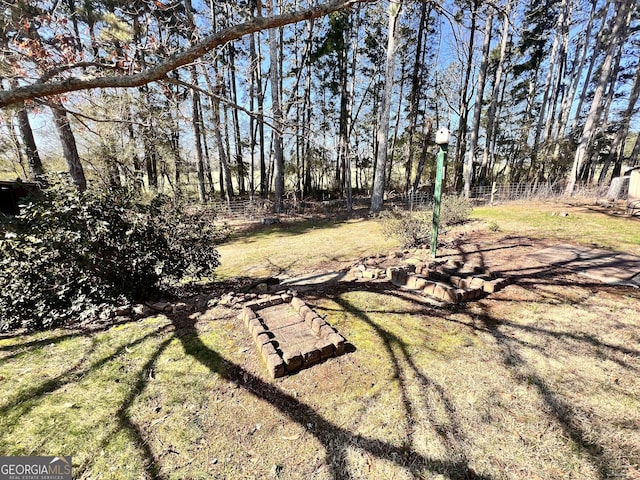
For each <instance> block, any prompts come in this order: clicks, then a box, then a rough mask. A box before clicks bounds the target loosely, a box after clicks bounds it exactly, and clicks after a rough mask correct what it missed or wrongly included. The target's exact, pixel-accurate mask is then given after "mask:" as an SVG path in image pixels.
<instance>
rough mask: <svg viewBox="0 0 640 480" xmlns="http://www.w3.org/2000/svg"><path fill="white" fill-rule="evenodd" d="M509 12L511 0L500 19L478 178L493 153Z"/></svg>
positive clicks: (487, 165)
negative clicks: (499, 38)
mask: <svg viewBox="0 0 640 480" xmlns="http://www.w3.org/2000/svg"><path fill="white" fill-rule="evenodd" d="M510 14H511V0H509V1H508V2H507V5H506V6H505V9H504V13H503V21H502V39H501V41H500V58H499V60H498V65H497V66H496V73H495V78H494V81H493V89H492V91H491V100H490V101H489V108H488V110H487V128H486V133H485V137H486V139H485V142H484V149H483V152H482V166H481V167H480V175H479V177H480V179H481V180H484V179H486V178H487V174H488V170H489V163H490V162H489V157H490V155H491V156H492V155H493V151H492V150H491V149H490V146H491V144H492V141H493V134H494V132H495V123H496V111H497V109H498V98H499V97H500V86H501V82H502V74H503V71H504V62H505V56H506V53H507V44H508V42H509V30H510V24H511V21H510V18H509V16H510Z"/></svg>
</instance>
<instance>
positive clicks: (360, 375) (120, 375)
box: [0, 204, 640, 480]
mask: <svg viewBox="0 0 640 480" xmlns="http://www.w3.org/2000/svg"><path fill="white" fill-rule="evenodd" d="M563 210H566V211H568V212H569V216H568V217H556V216H553V217H552V216H551V215H550V213H551V212H552V211H563ZM474 216H475V217H477V218H480V219H483V221H485V223H482V222H474V223H473V224H470V225H468V226H465V227H463V230H465V231H467V235H468V236H467V237H466V240H465V241H466V243H465V244H463V245H462V246H461V247H459V248H458V250H457V251H456V250H454V249H449V250H447V249H443V255H447V256H452V257H453V256H463V257H464V258H468V259H482V260H485V261H486V263H487V264H489V265H491V266H492V267H491V268H492V269H493V270H494V271H499V272H501V273H502V274H503V275H509V276H512V278H513V280H514V283H513V284H512V285H510V286H508V287H507V288H505V289H504V290H502V291H500V292H498V293H495V294H493V295H491V296H489V297H486V298H484V299H482V300H479V301H475V302H470V303H468V304H463V305H458V306H440V305H436V304H429V303H424V302H420V301H418V300H417V299H416V298H415V297H413V296H410V295H406V294H405V293H404V292H402V291H400V290H398V289H395V288H393V287H392V286H391V285H390V284H388V283H385V282H354V283H349V284H344V285H342V286H338V287H335V288H334V289H331V290H327V291H325V292H323V293H322V294H320V293H307V294H305V301H306V302H307V303H308V304H310V305H312V306H313V307H314V308H315V309H316V310H317V311H318V312H319V313H321V314H323V315H326V316H327V321H329V322H330V323H331V324H332V325H333V326H335V327H336V328H337V329H338V330H339V331H340V333H341V334H342V335H344V336H345V337H346V339H347V340H348V342H350V344H352V345H353V349H352V350H351V351H350V352H349V353H347V354H345V355H343V356H341V357H337V358H333V359H329V360H328V361H326V362H324V363H322V364H319V365H317V366H314V367H312V368H309V369H306V370H302V371H301V372H299V373H298V374H296V375H292V376H288V377H285V378H284V379H281V380H277V381H273V380H270V379H269V377H268V376H267V373H266V370H265V368H264V366H263V365H262V364H261V363H260V360H259V358H258V356H257V355H256V351H255V346H254V344H253V341H252V339H251V338H250V336H249V334H248V333H247V332H246V331H245V330H244V328H243V326H242V323H241V321H240V320H238V319H237V311H235V310H232V309H229V308H227V307H224V306H216V307H213V308H203V309H202V310H198V311H194V312H190V313H176V314H168V313H167V314H162V315H156V316H151V317H149V318H146V319H143V320H138V321H136V322H129V323H125V324H122V325H118V326H113V327H111V328H106V329H102V330H96V331H86V330H85V331H82V330H72V329H58V330H54V331H49V332H40V333H34V334H29V335H14V336H11V335H4V336H2V337H0V387H1V388H0V452H1V453H2V454H3V455H62V454H64V455H72V456H73V466H74V478H83V479H98V478H100V479H138V478H159V479H209V478H229V479H236V478H259V479H262V478H286V479H302V478H305V479H306V478H313V479H347V478H367V479H368V478H371V479H387V478H388V479H391V478H394V479H410V478H426V479H587V480H590V479H594V480H595V479H609V478H620V479H628V480H631V479H635V480H637V479H638V478H640V465H639V464H640V313H639V310H640V309H639V308H638V307H639V305H640V292H638V290H637V289H633V288H630V287H612V286H605V285H602V284H598V283H597V282H594V281H592V280H588V279H587V278H585V277H582V276H579V275H575V274H570V273H568V272H566V271H561V270H555V269H551V268H545V267H544V266H542V267H540V266H535V265H533V264H530V263H528V262H527V260H526V258H527V254H528V253H531V252H533V251H535V249H536V248H537V247H536V245H537V242H538V241H539V240H545V241H547V242H553V241H556V240H557V241H562V242H575V243H583V244H586V245H591V244H594V243H595V244H598V245H600V246H606V247H608V248H613V249H616V250H619V251H625V252H628V253H640V251H639V249H640V230H639V229H638V228H637V227H638V222H637V221H634V220H629V219H621V218H616V217H614V216H611V215H606V214H604V213H602V212H599V211H591V210H589V209H588V208H585V207H566V206H562V205H553V204H539V205H535V206H530V205H508V206H500V207H491V208H483V209H478V210H476V211H475V212H474ZM492 222H495V224H497V227H499V229H500V230H501V231H499V232H494V231H491V230H489V229H488V228H487V225H490V224H491V223H492ZM625 222H626V223H625ZM494 229H495V226H494ZM591 229H594V230H591ZM596 230H597V231H596ZM601 230H602V232H601ZM380 232H381V229H380V225H379V224H377V223H376V222H375V221H373V220H350V221H343V222H330V221H320V222H315V223H314V222H304V223H300V224H295V225H287V224H284V225H279V226H278V225H276V226H270V227H263V228H260V229H257V230H253V231H250V232H245V233H243V234H241V235H237V236H235V237H234V238H233V239H232V240H230V241H229V243H227V244H226V245H223V246H222V247H221V248H220V251H221V254H222V261H223V266H222V267H221V269H220V277H221V278H222V279H224V278H229V277H232V276H262V275H266V274H274V273H280V274H282V273H287V274H291V275H293V274H296V273H303V272H307V271H312V270H321V269H323V268H326V269H333V268H338V267H344V266H345V265H348V264H350V263H353V262H354V261H355V260H356V259H358V258H359V257H362V256H368V255H372V254H376V253H380V252H388V251H389V250H390V249H393V248H395V247H396V245H395V244H394V242H393V241H390V240H388V239H385V238H383V237H382V236H381V233H380ZM453 235H454V236H455V235H457V233H456V232H454V233H453ZM524 237H526V238H527V241H524V240H522V239H523V238H524ZM398 261H399V262H400V261H401V260H398Z"/></svg>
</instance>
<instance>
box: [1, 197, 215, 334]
mask: <svg viewBox="0 0 640 480" xmlns="http://www.w3.org/2000/svg"><path fill="white" fill-rule="evenodd" d="M202 213H203V212H200V211H191V212H187V211H186V209H185V208H183V207H182V206H181V205H179V204H176V203H174V202H173V201H172V200H170V199H169V198H166V197H157V198H156V199H155V200H153V201H152V202H151V203H148V204H144V203H142V202H140V201H138V200H136V199H135V198H134V197H132V196H131V195H129V194H127V192H110V193H105V194H100V195H92V194H88V193H84V194H81V193H78V192H77V191H76V190H75V189H72V188H70V187H64V186H60V185H58V186H55V187H51V188H48V189H46V190H45V191H44V192H43V193H42V194H41V195H40V197H39V198H37V199H32V200H31V201H28V202H26V203H25V204H24V205H23V206H22V208H21V211H20V213H19V215H17V216H16V217H13V218H5V219H4V221H3V226H2V228H1V229H0V232H3V233H1V234H0V291H1V292H2V293H1V294H0V330H8V329H11V328H16V327H20V326H23V327H27V328H29V329H41V328H50V327H53V326H56V325H61V324H64V323H70V322H73V321H75V320H82V319H83V318H84V317H85V316H87V315H90V314H91V313H92V311H94V310H95V309H96V308H97V306H98V305H100V304H103V303H115V302H123V301H129V300H139V299H145V298H152V297H154V296H157V295H158V294H160V292H162V290H163V289H166V288H167V287H168V286H169V285H171V284H172V282H176V281H177V280H179V279H181V278H184V277H185V276H190V277H192V278H195V277H202V276H210V275H212V274H213V272H214V270H215V268H216V267H217V266H218V265H219V255H218V252H217V250H216V248H215V245H216V244H217V243H219V241H220V240H221V239H222V237H223V235H224V234H225V232H224V231H223V230H222V229H220V228H218V227H216V226H215V225H214V223H213V221H212V218H208V217H207V216H206V215H203V214H202ZM209 217H212V215H209Z"/></svg>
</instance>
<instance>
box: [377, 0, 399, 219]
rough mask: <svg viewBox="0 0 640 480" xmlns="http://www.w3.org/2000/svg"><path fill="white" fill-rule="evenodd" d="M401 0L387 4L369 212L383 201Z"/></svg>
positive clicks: (380, 207)
mask: <svg viewBox="0 0 640 480" xmlns="http://www.w3.org/2000/svg"><path fill="white" fill-rule="evenodd" d="M401 9H402V0H399V1H396V2H391V3H390V4H389V34H388V39H387V60H386V67H385V75H384V88H383V93H382V98H381V99H380V120H379V122H378V128H377V133H376V143H377V156H376V171H375V176H374V179H373V192H372V195H371V212H373V213H377V212H379V211H380V210H382V204H383V202H384V183H385V182H384V180H385V178H384V177H385V173H386V165H387V147H388V143H389V117H390V112H391V94H392V89H393V73H394V70H395V62H396V50H397V48H398V20H399V18H400V10H401Z"/></svg>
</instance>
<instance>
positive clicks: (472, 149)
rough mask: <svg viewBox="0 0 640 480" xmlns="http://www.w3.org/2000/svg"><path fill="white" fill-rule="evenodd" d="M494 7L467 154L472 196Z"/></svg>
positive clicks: (466, 182) (467, 180) (467, 179)
mask: <svg viewBox="0 0 640 480" xmlns="http://www.w3.org/2000/svg"><path fill="white" fill-rule="evenodd" d="M493 14H494V11H493V7H489V12H488V14H487V20H486V24H485V29H484V43H483V45H482V60H481V61H480V71H479V72H478V85H477V87H476V100H475V105H474V107H473V123H472V124H471V136H470V137H469V145H468V155H467V156H466V161H467V162H466V163H467V164H466V166H465V167H466V168H465V175H464V196H465V197H466V198H469V197H470V196H471V183H472V181H473V168H474V167H473V165H474V163H476V148H477V147H478V136H479V133H480V115H481V114H482V99H483V98H484V87H485V84H486V79H487V66H488V65H489V54H490V53H491V52H490V47H491V31H492V29H493Z"/></svg>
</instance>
